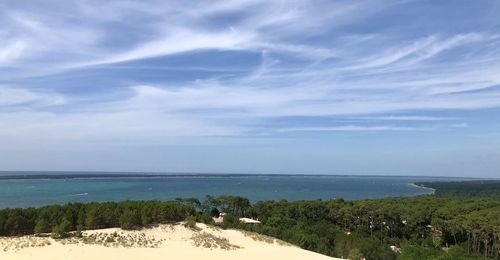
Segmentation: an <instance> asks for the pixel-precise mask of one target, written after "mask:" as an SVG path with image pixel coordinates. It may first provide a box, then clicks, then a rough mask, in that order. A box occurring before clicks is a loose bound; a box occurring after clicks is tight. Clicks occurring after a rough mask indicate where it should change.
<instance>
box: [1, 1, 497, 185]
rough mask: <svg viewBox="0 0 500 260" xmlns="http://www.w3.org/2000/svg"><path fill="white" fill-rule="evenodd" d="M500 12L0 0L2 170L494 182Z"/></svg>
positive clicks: (458, 5) (486, 7)
mask: <svg viewBox="0 0 500 260" xmlns="http://www.w3.org/2000/svg"><path fill="white" fill-rule="evenodd" d="M499 13H500V1H489V0H477V1H469V0H457V1H434V0H428V1H425V0H418V1H417V0H416V1H411V0H395V1H386V0H384V1H382V0H380V1H376V0H375V1H352V0H349V1H347V0H345V1H344V0H328V1H316V0H312V1H293V0H286V1H258V0H256V1H249V0H242V1H62V0H61V1H53V0H46V1H1V2H0V170H6V171H13V170H54V171H55V170H57V171H67V170H72V171H131V172H206V173H215V172H216V173H281V174H283V173H290V174H295V173H297V174H353V175H354V174H362V175H370V174H377V175H425V176H468V177H500V16H499V15H498V14H499Z"/></svg>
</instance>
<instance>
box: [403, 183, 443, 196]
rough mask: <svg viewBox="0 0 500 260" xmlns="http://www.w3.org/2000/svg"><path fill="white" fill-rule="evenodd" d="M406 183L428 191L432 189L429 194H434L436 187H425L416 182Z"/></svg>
mask: <svg viewBox="0 0 500 260" xmlns="http://www.w3.org/2000/svg"><path fill="white" fill-rule="evenodd" d="M408 185H410V186H413V187H416V188H421V189H425V190H430V191H432V193H431V194H434V193H435V192H436V189H434V188H430V187H426V186H424V185H417V184H415V183H410V184H408Z"/></svg>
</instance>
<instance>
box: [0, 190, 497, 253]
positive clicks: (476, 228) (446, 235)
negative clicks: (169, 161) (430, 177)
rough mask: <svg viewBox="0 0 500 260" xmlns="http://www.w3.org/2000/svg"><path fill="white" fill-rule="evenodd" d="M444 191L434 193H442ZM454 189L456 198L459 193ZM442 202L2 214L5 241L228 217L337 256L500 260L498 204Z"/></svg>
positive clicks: (83, 207) (102, 206) (192, 203)
mask: <svg viewBox="0 0 500 260" xmlns="http://www.w3.org/2000/svg"><path fill="white" fill-rule="evenodd" d="M433 185H434V184H433ZM439 185H441V186H439ZM462 185H464V184H463V183H462ZM428 186H430V185H428ZM443 186H446V185H442V184H435V186H433V187H437V189H438V191H439V190H440V189H441V188H440V187H443ZM471 186H476V183H472V184H471ZM449 187H452V188H450V190H453V189H454V187H455V186H454V185H450V186H449ZM488 187H490V186H488ZM465 190H467V189H465ZM470 190H473V187H471V188H470ZM478 190H479V191H480V189H478ZM437 193H438V192H437ZM439 194H440V195H439V196H434V195H428V196H418V197H411V198H387V199H376V200H360V201H344V200H342V199H337V200H327V201H322V200H313V201H295V202H288V201H285V200H282V201H261V202H257V203H255V204H254V205H251V204H250V202H249V200H248V199H246V198H242V197H238V196H221V197H217V198H215V197H211V196H207V197H206V199H205V200H204V201H203V202H200V201H199V200H198V199H195V198H189V199H177V200H176V201H172V202H159V201H125V202H106V203H88V204H67V205H62V206H61V205H57V206H48V207H42V208H37V209H33V208H28V209H4V210H0V235H3V236H12V235H22V234H34V233H47V232H52V233H53V234H54V235H55V236H64V235H66V234H67V233H68V232H69V231H81V230H84V229H95V228H106V227H122V228H124V229H133V228H138V227H142V226H145V225H149V224H155V223H166V222H175V221H180V220H188V223H194V220H197V221H202V222H205V223H213V221H212V217H213V216H217V215H218V214H219V212H225V213H227V215H226V216H225V218H224V224H223V227H225V228H238V229H245V230H250V231H254V232H258V233H261V234H266V235H270V236H274V237H277V238H280V239H282V240H285V241H288V242H290V243H293V244H296V245H298V246H300V247H302V248H305V249H308V250H312V251H316V252H319V253H323V254H327V255H331V256H338V257H349V259H361V258H363V257H366V258H367V259H370V260H371V259H484V258H492V259H500V256H499V253H500V244H499V242H498V239H499V237H500V218H499V217H500V200H499V199H498V197H496V196H492V197H486V196H484V197H478V196H476V197H474V198H466V197H464V196H449V195H450V194H452V195H454V194H455V192H448V193H445V192H443V193H439ZM474 194H478V193H477V192H474ZM487 194H489V195H491V194H492V193H490V192H488V193H487ZM242 216H246V217H252V218H258V219H259V220H260V221H261V222H262V224H260V225H244V224H241V223H239V221H238V217H242ZM76 233H77V234H78V232H76ZM391 246H393V248H392V249H391Z"/></svg>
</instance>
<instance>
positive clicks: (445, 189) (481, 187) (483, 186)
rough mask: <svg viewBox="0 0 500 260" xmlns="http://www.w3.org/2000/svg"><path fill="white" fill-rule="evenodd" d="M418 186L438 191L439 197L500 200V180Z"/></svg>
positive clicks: (436, 193) (422, 183)
mask: <svg viewBox="0 0 500 260" xmlns="http://www.w3.org/2000/svg"><path fill="white" fill-rule="evenodd" d="M415 184H416V185H420V186H425V187H428V188H433V189H436V191H435V193H434V194H435V195H436V196H438V197H457V196H460V197H489V198H497V199H500V180H481V181H456V182H418V183H415Z"/></svg>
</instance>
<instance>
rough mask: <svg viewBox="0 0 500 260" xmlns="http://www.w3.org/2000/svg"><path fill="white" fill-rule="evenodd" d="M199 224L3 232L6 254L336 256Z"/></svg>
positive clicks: (18, 257)
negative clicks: (60, 233)
mask: <svg viewBox="0 0 500 260" xmlns="http://www.w3.org/2000/svg"><path fill="white" fill-rule="evenodd" d="M197 227H198V228H199V230H192V229H189V228H186V227H184V226H183V225H180V224H178V225H160V226H158V227H154V228H148V229H143V230H140V231H123V230H121V229H116V228H113V229H102V230H92V231H87V232H85V233H84V237H83V238H78V239H76V238H72V239H60V240H54V239H52V238H41V237H34V236H24V237H15V238H0V259H1V260H4V259H5V260H27V259H37V260H39V259H44V260H58V259H61V260H63V259H64V260H67V259H75V260H78V259H92V260H96V259H121V260H129V259H130V260H156V259H158V260H159V259H218V260H225V259H231V260H234V259H287V260H293V259H297V260H299V259H300V260H304V259H308V260H314V259H318V260H319V259H335V258H331V257H328V256H324V255H321V254H317V253H314V252H310V251H307V250H303V249H300V248H298V247H296V246H293V245H289V244H287V243H284V242H282V241H279V240H277V239H274V238H271V237H267V236H262V235H258V234H255V233H248V232H242V231H237V230H222V229H219V228H214V227H209V226H206V225H204V224H197ZM115 232H116V233H115ZM113 233H114V235H113ZM107 237H109V238H108V239H107V242H104V241H105V240H106V238H107ZM111 237H113V238H111ZM49 243H50V244H49ZM208 247H209V248H208Z"/></svg>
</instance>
